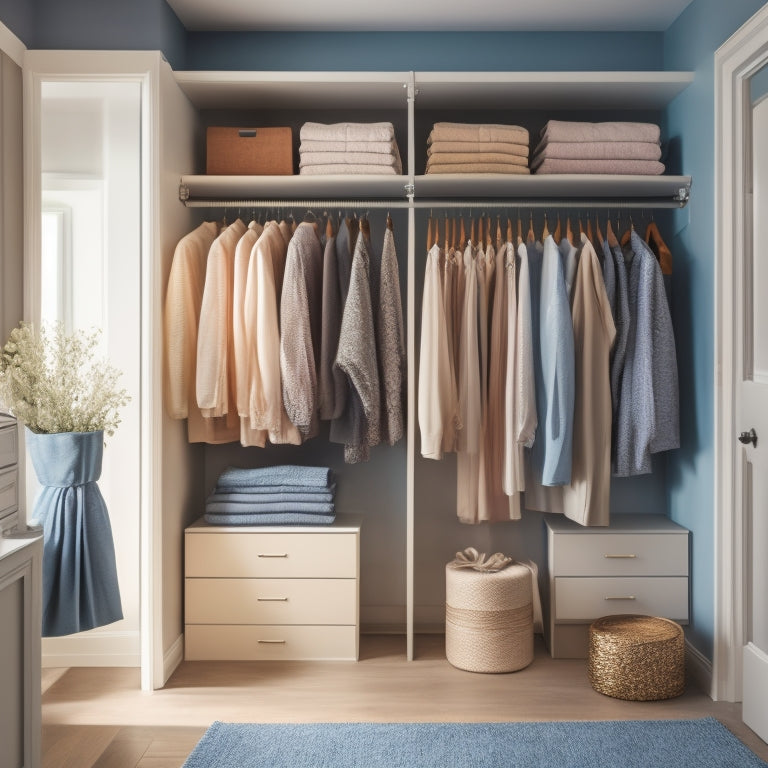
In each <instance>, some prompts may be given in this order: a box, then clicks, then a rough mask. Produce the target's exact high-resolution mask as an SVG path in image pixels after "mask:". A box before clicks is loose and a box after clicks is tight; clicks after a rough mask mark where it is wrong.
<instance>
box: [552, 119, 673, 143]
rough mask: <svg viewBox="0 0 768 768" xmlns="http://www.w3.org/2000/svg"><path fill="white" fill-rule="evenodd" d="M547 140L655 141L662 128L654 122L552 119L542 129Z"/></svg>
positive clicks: (658, 137)
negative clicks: (595, 121)
mask: <svg viewBox="0 0 768 768" xmlns="http://www.w3.org/2000/svg"><path fill="white" fill-rule="evenodd" d="M541 138H542V140H545V141H654V142H659V141H660V139H661V130H660V129H659V126H658V125H654V124H653V123H626V122H609V123H582V122H570V121H567V120H550V121H549V122H548V123H547V124H546V125H545V126H544V128H542V130H541Z"/></svg>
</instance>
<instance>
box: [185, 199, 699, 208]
mask: <svg viewBox="0 0 768 768" xmlns="http://www.w3.org/2000/svg"><path fill="white" fill-rule="evenodd" d="M183 203H184V205H185V206H187V208H355V209H358V210H359V209H361V208H369V209H370V208H384V209H387V210H395V209H398V208H403V209H408V208H435V209H437V210H441V209H446V208H483V209H486V208H545V209H548V208H570V209H572V210H580V209H584V208H596V209H601V208H614V209H620V210H626V209H631V208H636V209H643V208H682V207H684V206H685V201H681V200H675V199H672V198H646V199H637V200H578V199H574V200H549V199H534V200H518V199H514V198H510V199H507V200H491V199H488V200H481V199H478V198H475V199H473V200H414V201H413V202H409V201H407V200H184V201H183Z"/></svg>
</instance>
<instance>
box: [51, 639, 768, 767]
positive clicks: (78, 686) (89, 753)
mask: <svg viewBox="0 0 768 768" xmlns="http://www.w3.org/2000/svg"><path fill="white" fill-rule="evenodd" d="M416 656H417V659H416V660H415V661H413V662H408V661H406V660H405V640H404V638H402V637H393V636H363V637H362V638H361V656H360V661H359V663H357V664H355V663H351V662H278V663H273V662H236V663H235V662H185V663H183V664H182V665H181V666H180V667H179V668H178V669H177V670H176V672H175V673H174V674H173V676H172V677H171V679H170V680H169V682H168V685H167V686H166V687H165V688H164V689H163V690H160V691H155V692H154V693H143V692H141V691H140V690H139V671H138V669H133V668H131V669H125V668H101V669H99V668H83V667H80V668H72V669H65V670H44V677H43V743H42V751H43V766H44V768H65V767H66V768H91V767H92V766H94V767H95V768H177V767H178V766H181V765H182V764H183V762H184V760H185V759H186V757H187V756H188V755H189V753H190V752H191V751H192V749H193V748H194V746H195V744H196V743H197V741H198V740H199V738H200V737H201V736H202V735H203V733H204V732H205V730H206V728H207V727H208V726H209V725H210V724H211V723H212V722H213V721H214V720H223V721H228V722H343V721H358V722H359V721H368V722H387V721H389V722H403V721H437V722H440V721H443V722H447V721H456V722H461V721H463V722H478V721H522V720H528V721H532V720H626V719H666V718H695V717H707V716H712V717H716V718H717V719H718V720H720V721H721V722H722V723H724V724H725V725H726V726H727V727H728V728H730V730H731V731H733V732H734V733H735V734H736V736H738V737H739V738H740V739H741V740H742V741H743V742H744V743H745V744H746V745H747V746H748V747H750V748H751V749H752V750H753V751H754V752H756V753H757V754H758V755H759V756H760V757H761V758H762V759H763V760H766V761H768V744H765V743H764V742H762V741H760V739H758V738H757V736H755V734H754V733H752V732H751V731H750V730H749V729H748V728H747V727H746V726H745V725H744V724H743V723H742V722H741V707H740V705H737V704H726V703H720V702H718V703H715V702H713V701H712V700H711V699H710V698H709V697H708V696H706V695H705V694H702V693H700V692H698V691H696V690H694V689H691V688H690V687H689V690H687V691H686V693H685V694H684V695H683V696H681V697H679V698H677V699H671V700H668V701H659V702H626V701H619V700H617V699H612V698H609V697H607V696H603V695H601V694H599V693H596V692H595V691H593V690H592V688H591V687H590V685H589V682H588V680H587V676H586V671H585V662H584V661H572V660H554V659H552V658H550V656H549V655H548V654H547V652H546V650H545V649H544V647H543V645H537V648H536V657H535V659H534V661H533V663H532V664H531V665H530V666H529V667H528V668H526V669H524V670H521V671H519V672H515V673H512V674H506V675H481V674H473V673H471V672H463V671H461V670H458V669H455V668H454V667H452V666H451V665H450V664H448V662H447V661H446V660H445V653H444V646H443V638H442V636H439V635H435V636H429V635H424V636H420V637H418V638H417V642H416Z"/></svg>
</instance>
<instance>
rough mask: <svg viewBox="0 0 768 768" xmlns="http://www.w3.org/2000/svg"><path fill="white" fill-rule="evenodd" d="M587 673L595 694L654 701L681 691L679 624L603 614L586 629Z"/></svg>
mask: <svg viewBox="0 0 768 768" xmlns="http://www.w3.org/2000/svg"><path fill="white" fill-rule="evenodd" d="M587 674H588V675H589V682H590V683H591V684H592V687H593V688H594V689H595V690H596V691H598V692H599V693H604V694H606V695H607V696H613V697H614V698H617V699H626V700H628V701H657V700H659V699H671V698H674V697H675V696H680V694H682V693H683V691H684V690H685V648H684V641H683V629H682V627H681V626H680V625H679V624H676V623H675V622H674V621H670V620H669V619H661V618H657V617H653V616H634V615H620V616H605V617H603V618H602V619H598V620H597V621H595V622H593V623H592V625H591V626H590V628H589V658H588V662H587Z"/></svg>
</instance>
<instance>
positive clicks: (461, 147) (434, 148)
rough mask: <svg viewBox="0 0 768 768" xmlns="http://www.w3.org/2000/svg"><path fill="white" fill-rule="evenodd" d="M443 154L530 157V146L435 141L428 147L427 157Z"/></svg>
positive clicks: (502, 143) (507, 142) (503, 142)
mask: <svg viewBox="0 0 768 768" xmlns="http://www.w3.org/2000/svg"><path fill="white" fill-rule="evenodd" d="M443 152H460V153H462V154H463V153H465V152H497V153H499V154H503V155H519V156H520V157H528V145H527V144H515V143H513V142H509V141H433V142H432V144H431V145H430V146H429V147H427V157H430V156H431V155H434V154H435V153H443Z"/></svg>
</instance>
